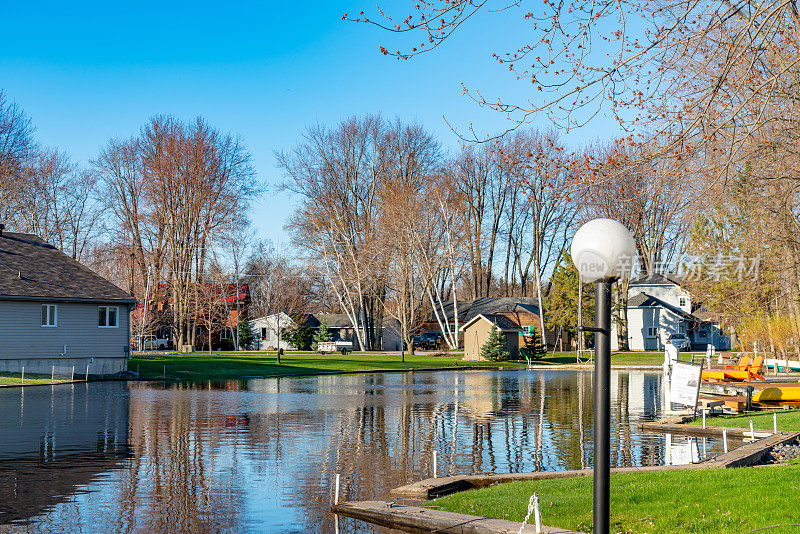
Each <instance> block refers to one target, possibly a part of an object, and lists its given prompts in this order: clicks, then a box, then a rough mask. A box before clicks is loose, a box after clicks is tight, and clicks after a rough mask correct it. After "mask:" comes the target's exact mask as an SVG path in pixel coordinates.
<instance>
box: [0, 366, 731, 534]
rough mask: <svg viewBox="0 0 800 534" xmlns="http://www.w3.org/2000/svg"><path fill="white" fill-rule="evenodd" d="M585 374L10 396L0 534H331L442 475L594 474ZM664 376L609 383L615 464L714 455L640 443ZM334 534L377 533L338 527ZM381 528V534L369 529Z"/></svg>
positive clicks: (147, 386)
mask: <svg viewBox="0 0 800 534" xmlns="http://www.w3.org/2000/svg"><path fill="white" fill-rule="evenodd" d="M592 378H593V377H592V373H590V372H581V371H452V372H449V371H448V372H416V373H408V372H405V373H386V374H354V375H335V376H322V377H304V378H275V379H253V380H246V381H230V382H224V383H200V384H198V383H194V384H189V383H177V384H176V383H161V382H149V383H148V382H130V383H125V382H90V383H87V384H75V385H55V386H37V387H27V388H24V389H23V388H4V389H0V407H2V410H0V525H4V526H0V531H3V530H14V531H17V530H20V531H31V532H38V531H46V532H79V531H84V532H333V531H334V530H335V529H334V518H333V516H332V515H331V514H329V513H328V508H329V505H330V503H331V500H332V497H333V480H334V477H335V475H336V473H340V474H341V476H342V498H343V499H348V500H361V499H388V498H389V490H390V489H391V488H393V487H396V486H400V485H403V484H406V483H409V482H413V481H416V480H419V479H422V478H427V477H429V476H431V474H432V472H431V469H432V465H431V464H432V461H431V459H432V454H433V451H434V450H436V451H437V452H438V458H439V461H438V470H439V474H440V475H447V474H458V473H478V472H497V473H502V472H522V471H543V470H561V469H579V468H582V467H590V466H591V458H592V444H591V436H592V420H593V413H592V412H593V406H592ZM661 388H662V384H661V375H660V373H646V372H642V371H635V372H634V371H631V372H613V373H612V418H613V421H612V430H613V432H612V451H613V454H612V463H613V464H614V465H615V466H639V465H661V464H664V463H687V462H692V461H694V462H696V461H698V460H699V459H701V458H705V457H708V456H711V455H715V454H718V453H720V452H721V444H720V443H719V442H717V441H708V440H703V439H699V440H698V439H688V438H683V437H676V436H665V435H663V434H653V433H645V432H640V431H638V430H637V425H638V424H639V423H640V422H642V421H650V420H654V419H657V418H658V417H659V416H660V414H661V412H662V410H663V398H662V395H661ZM339 528H340V531H341V532H373V529H372V527H371V526H369V525H366V524H365V523H361V522H355V521H350V520H342V521H340V522H339ZM375 531H377V529H376V530H375Z"/></svg>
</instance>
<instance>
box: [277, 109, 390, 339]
mask: <svg viewBox="0 0 800 534" xmlns="http://www.w3.org/2000/svg"><path fill="white" fill-rule="evenodd" d="M385 133H386V124H385V121H384V120H383V119H381V118H380V117H378V116H373V115H368V116H365V117H363V118H355V117H353V118H350V119H347V120H345V121H343V122H342V123H340V124H339V125H338V126H336V127H335V128H331V129H328V128H325V127H323V126H315V127H312V128H309V129H308V130H307V131H306V133H305V135H304V138H303V140H302V141H301V142H300V143H299V144H298V145H297V146H296V147H295V148H294V149H293V150H292V151H291V152H288V153H280V154H278V163H279V166H280V167H281V168H282V169H283V171H284V173H285V174H286V178H287V182H286V184H285V186H284V187H285V188H286V189H288V190H290V191H292V192H294V193H295V194H297V195H299V196H300V197H301V199H302V204H301V206H300V207H299V209H298V210H297V213H296V214H295V215H294V216H293V217H292V218H291V219H290V221H289V224H288V227H289V229H290V230H291V231H292V232H293V235H294V239H295V242H296V243H297V244H298V245H299V246H300V247H302V248H303V249H304V250H305V251H306V252H307V253H308V254H309V260H310V262H311V264H312V265H315V266H316V267H317V268H318V269H319V272H320V274H321V275H322V276H324V278H325V279H326V280H327V281H328V285H329V288H330V290H331V291H332V292H333V293H334V294H335V295H336V298H337V301H338V303H339V305H340V307H341V309H342V310H343V311H344V313H345V314H346V315H347V317H348V318H349V320H350V323H351V324H352V326H353V330H354V331H355V333H356V338H357V340H358V345H359V348H360V350H369V349H372V348H374V344H375V343H376V341H377V337H376V335H375V334H374V332H375V330H376V329H375V323H376V320H377V321H379V320H380V316H379V314H378V310H377V309H376V308H377V306H376V304H377V303H378V302H379V299H380V298H382V296H383V292H384V291H385V283H386V274H385V272H381V271H380V270H378V271H376V270H374V268H375V267H376V266H377V265H379V262H378V261H377V258H378V256H377V254H378V252H379V248H378V247H377V235H376V229H377V228H378V219H379V209H378V203H377V199H376V193H377V188H378V181H379V173H380V172H381V169H380V165H381V158H382V157H383V156H382V152H383V151H384V150H385V143H386V135H385ZM378 324H379V326H378V328H379V327H380V323H378Z"/></svg>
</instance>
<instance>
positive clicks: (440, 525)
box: [331, 501, 582, 534]
mask: <svg viewBox="0 0 800 534" xmlns="http://www.w3.org/2000/svg"><path fill="white" fill-rule="evenodd" d="M331 511H332V512H333V513H335V514H340V515H343V516H346V517H352V518H355V519H360V520H362V521H367V522H369V523H372V524H375V525H380V526H384V527H388V528H393V529H397V530H403V531H405V532H411V533H418V534H421V533H430V532H437V533H441V534H516V533H518V532H520V527H522V523H517V522H514V521H508V520H505V519H490V518H487V517H480V516H475V515H465V514H456V513H453V512H444V511H441V510H431V509H429V508H420V507H417V506H406V505H402V504H395V503H389V502H382V501H361V502H345V503H339V504H337V505H334V506H333V508H332V509H331ZM522 532H523V534H534V533H535V532H536V528H535V527H534V526H533V525H530V524H528V525H525V528H524V529H523V530H522ZM542 532H545V533H547V534H582V533H578V532H576V531H574V530H564V529H562V528H557V527H548V526H544V525H542Z"/></svg>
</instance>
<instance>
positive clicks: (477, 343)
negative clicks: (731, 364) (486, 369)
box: [464, 320, 519, 361]
mask: <svg viewBox="0 0 800 534" xmlns="http://www.w3.org/2000/svg"><path fill="white" fill-rule="evenodd" d="M491 332H492V325H491V324H489V323H488V322H486V321H484V320H479V321H477V322H475V323H474V324H472V325H470V326H469V327H468V328H467V329H466V330H464V359H465V360H469V361H483V360H484V359H485V358H483V357H482V356H481V348H482V347H483V346H484V345H485V344H486V342H487V341H489V335H490V334H491ZM500 336H501V337H502V339H503V343H504V344H505V347H506V350H507V351H508V354H509V357H510V358H512V359H516V358H517V357H518V356H519V334H518V333H517V332H501V333H500Z"/></svg>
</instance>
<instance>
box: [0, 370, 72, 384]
mask: <svg viewBox="0 0 800 534" xmlns="http://www.w3.org/2000/svg"><path fill="white" fill-rule="evenodd" d="M68 378H69V377H68ZM61 380H63V378H62V377H59V376H56V380H55V382H54V383H56V384H57V383H58V382H60V381H61ZM25 383H26V384H49V383H50V375H41V374H28V373H25ZM16 384H22V375H21V374H20V373H5V374H3V375H0V386H6V385H16Z"/></svg>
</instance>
